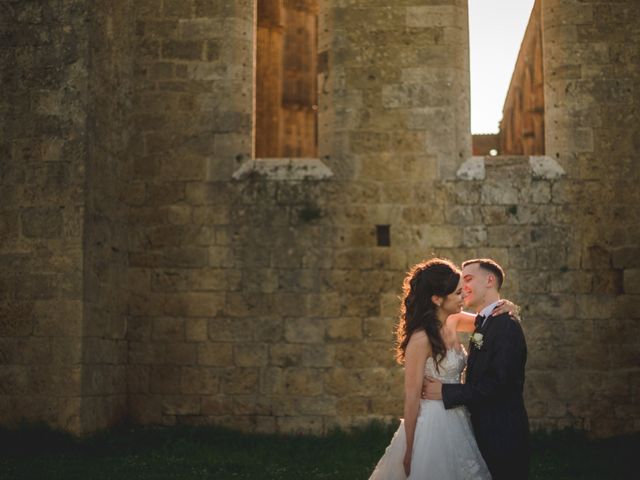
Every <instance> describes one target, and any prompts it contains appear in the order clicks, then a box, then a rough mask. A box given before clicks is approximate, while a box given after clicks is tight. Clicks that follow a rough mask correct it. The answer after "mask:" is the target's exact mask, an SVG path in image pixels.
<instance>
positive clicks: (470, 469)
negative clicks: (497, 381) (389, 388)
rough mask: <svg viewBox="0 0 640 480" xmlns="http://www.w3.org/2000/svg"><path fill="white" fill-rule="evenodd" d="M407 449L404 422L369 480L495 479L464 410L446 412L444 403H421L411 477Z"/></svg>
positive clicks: (414, 441) (423, 401)
mask: <svg viewBox="0 0 640 480" xmlns="http://www.w3.org/2000/svg"><path fill="white" fill-rule="evenodd" d="M406 447H407V439H406V436H405V430H404V421H401V422H400V426H399V427H398V430H396V432H395V434H394V435H393V438H392V439H391V443H390V444H389V446H388V447H387V449H386V451H385V452H384V455H383V456H382V458H381V459H380V461H379V462H378V464H377V465H376V468H375V470H374V471H373V473H372V474H371V477H369V480H490V479H491V475H490V474H489V470H488V469H487V465H486V463H485V462H484V460H483V458H482V455H481V454H480V450H478V445H477V444H476V440H475V437H474V436H473V429H472V427H471V422H470V419H469V413H468V412H467V409H466V408H464V407H458V408H453V409H450V410H446V409H445V408H444V405H443V404H442V401H435V400H422V401H421V404H420V415H419V416H418V420H417V422H416V431H415V436H414V440H413V454H412V457H411V473H410V475H409V477H408V478H407V476H406V475H405V473H404V468H403V466H402V460H403V458H404V453H405V450H406Z"/></svg>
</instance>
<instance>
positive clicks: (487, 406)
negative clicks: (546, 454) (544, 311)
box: [423, 259, 529, 480]
mask: <svg viewBox="0 0 640 480" xmlns="http://www.w3.org/2000/svg"><path fill="white" fill-rule="evenodd" d="M462 279H463V295H464V302H465V305H466V306H467V307H469V308H472V309H474V310H475V311H476V312H477V313H478V316H477V317H476V329H475V331H474V333H473V334H472V336H471V342H470V343H469V358H468V361H467V377H466V382H465V383H464V384H445V385H443V384H442V383H440V382H437V381H435V380H433V379H429V380H428V381H427V382H426V384H425V387H424V390H423V393H424V398H426V399H428V400H440V399H441V400H442V401H443V403H444V406H445V408H447V409H449V408H454V407H458V406H461V405H466V406H467V408H468V409H469V412H470V413H471V423H472V425H473V430H474V433H475V436H476V441H477V442H478V447H479V448H480V452H481V453H482V456H483V457H484V459H485V461H486V462H487V466H488V467H489V470H490V471H491V476H492V478H493V480H507V479H508V480H519V479H526V478H527V475H528V469H529V420H528V418H527V412H526V410H525V408H524V399H523V398H522V389H523V386H524V366H525V363H526V361H527V345H526V343H525V339H524V334H523V332H522V328H521V327H520V323H519V322H514V321H513V320H512V319H511V318H510V317H509V314H508V313H503V314H501V315H498V316H496V317H492V316H490V314H491V311H492V310H493V307H494V306H495V304H496V302H498V301H499V300H500V294H499V291H500V287H502V282H503V281H504V271H503V270H502V267H500V265H498V264H497V263H496V262H495V261H493V260H490V259H474V260H467V261H466V262H464V263H463V264H462Z"/></svg>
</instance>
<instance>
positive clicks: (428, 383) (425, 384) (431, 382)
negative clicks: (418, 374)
mask: <svg viewBox="0 0 640 480" xmlns="http://www.w3.org/2000/svg"><path fill="white" fill-rule="evenodd" d="M420 396H421V397H422V399H423V400H442V383H440V382H439V381H438V380H436V379H435V378H431V377H424V378H423V380H422V393H421V395H420Z"/></svg>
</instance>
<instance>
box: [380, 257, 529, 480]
mask: <svg viewBox="0 0 640 480" xmlns="http://www.w3.org/2000/svg"><path fill="white" fill-rule="evenodd" d="M504 278H505V275H504V271H503V270H502V268H501V267H500V265H498V264H497V263H496V262H495V261H493V260H490V259H474V260H468V261H466V262H464V263H463V264H462V271H460V270H459V269H458V268H457V267H456V266H455V265H454V264H453V263H451V262H449V261H447V260H442V259H438V258H434V259H431V260H428V261H426V262H423V263H420V264H418V265H416V266H414V267H413V268H412V269H411V271H410V272H409V273H408V275H407V277H406V278H405V280H404V284H403V298H402V304H401V315H400V323H399V325H398V329H397V349H396V355H397V359H398V361H399V362H400V363H404V368H405V382H404V383H405V403H404V420H403V421H402V422H401V424H400V427H399V428H398V430H397V432H396V433H395V435H394V437H393V439H392V440H391V443H390V445H389V447H387V450H386V451H385V453H384V455H383V456H382V458H381V459H380V461H379V462H378V465H377V466H376V468H375V470H374V472H373V474H372V475H371V477H370V480H405V479H407V478H408V479H410V480H414V479H415V480H428V479H434V480H472V479H482V480H484V479H491V478H493V480H503V479H504V480H506V479H508V480H519V479H526V478H527V472H528V466H529V422H528V419H527V412H526V410H525V407H524V400H523V397H522V391H523V386H524V367H525V363H526V358H527V347H526V343H525V339H524V334H523V332H522V328H521V327H520V323H519V321H517V319H516V318H512V313H511V311H513V310H514V309H517V307H515V305H514V304H513V303H511V302H508V301H504V300H501V299H500V293H499V292H500V288H501V287H502V283H503V281H504ZM463 306H466V307H467V308H469V309H472V310H475V311H476V312H477V315H472V314H468V313H465V312H463V311H462V308H463ZM457 332H472V335H471V341H470V343H469V354H468V357H467V352H466V351H465V349H464V347H463V346H462V345H461V344H460V342H459V340H458V336H457ZM465 367H466V379H465V381H464V383H463V382H462V376H463V371H464V370H465Z"/></svg>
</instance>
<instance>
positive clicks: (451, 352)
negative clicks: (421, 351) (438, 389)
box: [424, 347, 467, 383]
mask: <svg viewBox="0 0 640 480" xmlns="http://www.w3.org/2000/svg"><path fill="white" fill-rule="evenodd" d="M466 364H467V352H465V350H464V348H463V347H460V350H456V349H455V348H450V349H448V350H447V353H446V355H445V357H444V359H442V361H441V362H440V364H439V365H438V370H436V364H435V362H434V361H433V358H432V357H429V358H427V362H426V363H425V366H424V373H425V375H428V376H429V377H432V378H435V379H436V380H439V381H440V382H442V383H460V380H461V375H462V371H463V370H464V367H465V366H466Z"/></svg>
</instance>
